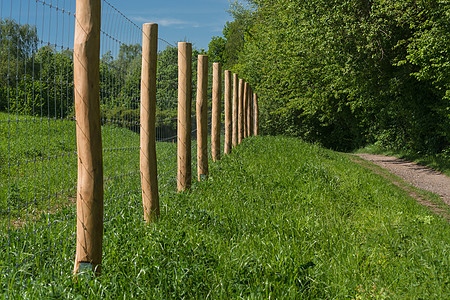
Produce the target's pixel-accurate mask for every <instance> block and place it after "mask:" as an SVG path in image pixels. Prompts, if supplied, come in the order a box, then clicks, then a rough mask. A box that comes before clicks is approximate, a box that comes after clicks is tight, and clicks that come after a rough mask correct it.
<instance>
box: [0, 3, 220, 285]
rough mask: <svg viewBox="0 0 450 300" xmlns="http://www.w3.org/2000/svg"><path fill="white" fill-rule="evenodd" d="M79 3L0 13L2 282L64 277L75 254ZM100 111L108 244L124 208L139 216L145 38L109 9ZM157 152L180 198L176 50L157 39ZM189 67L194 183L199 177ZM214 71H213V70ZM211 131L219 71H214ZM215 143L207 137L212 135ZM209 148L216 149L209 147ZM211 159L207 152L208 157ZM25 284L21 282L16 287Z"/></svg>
mask: <svg viewBox="0 0 450 300" xmlns="http://www.w3.org/2000/svg"><path fill="white" fill-rule="evenodd" d="M75 2H76V1H75V0H59V1H41V0H37V1H36V0H28V1H27V0H23V1H22V0H19V1H13V0H11V1H7V0H1V3H0V18H1V21H0V22H1V23H0V38H1V39H0V47H1V54H0V63H1V64H0V72H1V78H0V80H1V87H0V274H1V277H4V278H15V277H14V276H13V277H11V274H13V273H21V274H27V275H26V276H29V277H30V278H33V276H37V274H38V273H39V272H42V271H43V270H45V271H46V272H57V273H61V274H67V272H68V270H70V269H71V266H72V262H73V257H74V254H75V246H74V245H75V228H76V220H75V217H76V205H75V202H76V192H77V191H76V190H77V146H76V136H75V126H76V120H75V108H74V84H73V40H74V27H75ZM101 18H102V26H101V48H100V69H99V71H100V110H101V124H102V144H103V149H102V151H103V168H104V191H105V200H104V221H105V238H107V235H108V233H107V232H108V231H109V230H110V229H111V228H112V227H113V226H115V225H114V224H115V223H114V219H115V218H116V216H117V215H119V214H120V213H121V210H122V209H123V207H124V206H131V207H133V208H136V212H135V213H136V215H138V216H142V206H141V198H140V196H141V186H140V171H139V150H140V145H139V130H140V76H141V51H142V29H141V27H140V26H138V25H136V24H135V23H133V22H132V21H131V20H130V19H128V18H127V17H126V16H125V15H124V14H123V13H121V12H120V11H119V10H117V9H116V8H115V7H114V6H113V5H112V4H111V3H109V2H108V1H106V0H103V1H102V16H101ZM158 44H159V46H158V48H159V52H158V57H157V63H158V68H157V103H156V106H157V111H156V141H157V143H156V151H157V169H158V182H159V190H160V195H161V202H162V205H164V201H165V197H166V196H167V197H168V196H170V194H171V193H176V179H177V178H176V177H177V144H176V142H177V88H178V86H177V85H178V77H177V76H178V65H177V63H178V61H177V52H178V49H177V47H176V46H175V45H172V44H170V43H168V42H167V41H165V40H164V39H163V38H160V39H159V43H158ZM198 54H199V53H198V51H194V52H193V57H192V72H193V74H192V126H191V138H192V141H193V142H192V144H191V145H192V146H191V151H192V178H193V180H196V178H197V176H196V174H197V173H196V172H197V159H196V153H197V144H196V142H195V140H196V138H197V135H196V131H197V122H196V111H195V107H196V105H195V99H196V98H195V92H196V85H197V55H198ZM210 65H211V66H212V63H210ZM208 82H209V88H208V131H209V133H210V127H211V121H210V116H211V113H210V111H211V98H212V88H211V86H212V67H210V71H209V80H208ZM208 136H209V134H208ZM208 144H209V148H210V143H208ZM209 152H210V151H209ZM17 280H19V279H17Z"/></svg>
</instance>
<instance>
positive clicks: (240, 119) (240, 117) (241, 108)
mask: <svg viewBox="0 0 450 300" xmlns="http://www.w3.org/2000/svg"><path fill="white" fill-rule="evenodd" d="M244 85H245V82H244V79H239V107H238V108H239V110H238V143H239V144H240V143H242V139H243V138H244Z"/></svg>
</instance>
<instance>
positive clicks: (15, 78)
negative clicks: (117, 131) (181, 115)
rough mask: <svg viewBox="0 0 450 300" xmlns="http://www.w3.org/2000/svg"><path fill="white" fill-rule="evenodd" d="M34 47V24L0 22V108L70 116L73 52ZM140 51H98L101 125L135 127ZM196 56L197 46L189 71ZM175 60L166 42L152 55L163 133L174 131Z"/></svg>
mask: <svg viewBox="0 0 450 300" xmlns="http://www.w3.org/2000/svg"><path fill="white" fill-rule="evenodd" d="M39 45H40V40H39V37H38V36H37V30H36V28H35V27H34V26H31V25H28V24H25V25H20V24H17V23H16V22H15V21H14V20H10V19H2V20H1V21H0V48H1V55H0V76H1V77H0V81H1V86H0V111H8V112H10V113H14V114H21V115H33V116H42V117H51V118H67V117H69V118H71V117H73V116H74V86H73V52H72V51H71V50H67V49H57V48H55V46H52V45H45V46H41V47H39ZM141 51H142V50H141V45H139V44H135V45H127V44H121V45H120V49H119V51H118V53H117V54H116V55H113V53H112V52H111V51H108V52H106V53H104V54H102V55H101V58H100V99H101V103H100V106H101V113H102V122H103V124H109V123H112V124H116V125H119V126H123V127H128V128H130V129H133V130H138V129H139V126H138V124H139V106H140V81H141V78H140V77H141ZM198 54H199V52H198V51H197V50H194V51H193V69H194V70H196V61H197V59H196V57H197V55H198ZM177 62H178V52H177V48H175V47H170V46H169V47H167V48H166V49H163V50H162V51H160V52H159V53H158V69H157V72H158V73H157V80H158V82H157V87H158V89H157V119H158V124H157V125H158V127H159V128H160V129H161V128H163V130H164V131H167V132H168V134H169V133H173V132H174V131H175V130H176V120H173V118H176V109H177V89H178V81H177V80H178V67H177ZM193 77H194V78H195V76H193ZM193 84H195V82H194V83H193ZM193 91H194V92H195V89H193ZM160 131H161V130H160Z"/></svg>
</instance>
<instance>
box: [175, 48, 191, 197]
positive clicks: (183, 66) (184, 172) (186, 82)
mask: <svg viewBox="0 0 450 300" xmlns="http://www.w3.org/2000/svg"><path fill="white" fill-rule="evenodd" d="M191 105H192V44H190V43H185V42H179V43H178V123H177V124H178V125H177V136H178V138H177V167H178V171H177V190H178V192H181V191H185V190H186V189H189V188H190V187H191V181H192V170H191V110H192V109H191Z"/></svg>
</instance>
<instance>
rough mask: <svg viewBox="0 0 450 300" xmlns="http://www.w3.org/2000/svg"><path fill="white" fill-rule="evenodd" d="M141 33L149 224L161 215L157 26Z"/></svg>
mask: <svg viewBox="0 0 450 300" xmlns="http://www.w3.org/2000/svg"><path fill="white" fill-rule="evenodd" d="M142 33H143V38H142V71H141V130H140V141H141V153H140V169H141V188H142V204H143V206H144V219H145V221H146V222H147V223H150V222H151V221H153V220H154V219H156V218H157V217H158V216H159V194H158V173H157V168H156V67H157V59H156V58H157V55H158V24H154V23H147V24H144V25H143V28H142Z"/></svg>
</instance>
